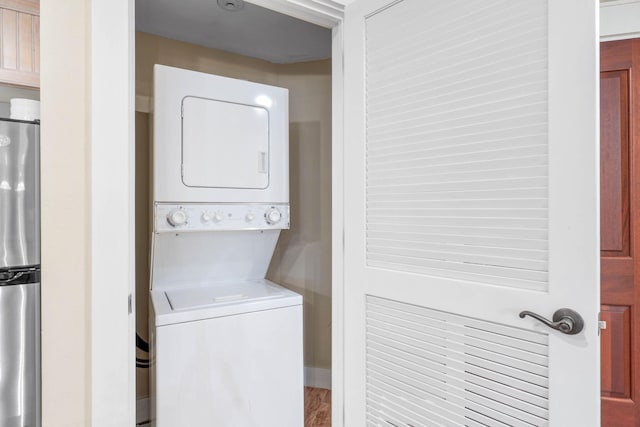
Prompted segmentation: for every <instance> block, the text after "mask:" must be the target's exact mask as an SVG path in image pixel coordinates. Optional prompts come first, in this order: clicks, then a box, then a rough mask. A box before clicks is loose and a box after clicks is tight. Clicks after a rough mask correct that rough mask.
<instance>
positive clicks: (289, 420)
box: [150, 65, 304, 427]
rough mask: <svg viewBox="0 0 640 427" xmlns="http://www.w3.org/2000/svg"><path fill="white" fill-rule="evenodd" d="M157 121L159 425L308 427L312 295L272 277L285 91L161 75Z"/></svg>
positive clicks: (280, 202)
mask: <svg viewBox="0 0 640 427" xmlns="http://www.w3.org/2000/svg"><path fill="white" fill-rule="evenodd" d="M152 117H153V144H152V146H153V200H154V202H153V233H152V256H151V284H150V294H151V304H150V340H151V359H152V364H151V415H152V425H155V426H157V427H176V426H194V427H196V426H234V427H235V426H238V427H244V426H247V427H248V426H261V427H269V426H274V427H275V426H278V427H287V426H291V427H298V426H301V425H302V424H303V418H304V408H303V405H304V404H303V356H302V351H303V347H302V297H301V296H300V295H298V294H296V293H294V292H292V291H290V290H287V289H285V288H283V287H281V286H278V285H276V284H275V283H272V282H270V281H269V280H267V279H265V275H266V272H267V269H268V267H269V263H270V261H271V257H272V255H273V251H274V249H275V245H276V243H277V240H278V236H279V234H280V231H281V230H283V229H288V228H289V161H288V158H289V153H288V148H289V147H288V131H289V124H288V91H287V90H286V89H282V88H276V87H272V86H266V85H261V84H256V83H251V82H247V81H241V80H235V79H229V78H224V77H219V76H213V75H210V74H204V73H198V72H193V71H188V70H182V69H177V68H172V67H166V66H161V65H156V66H155V68H154V101H153V112H152Z"/></svg>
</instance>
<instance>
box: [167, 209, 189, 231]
mask: <svg viewBox="0 0 640 427" xmlns="http://www.w3.org/2000/svg"><path fill="white" fill-rule="evenodd" d="M188 219H189V216H188V215H187V213H186V212H185V210H184V209H183V208H177V209H173V210H172V211H171V212H169V214H168V215H167V222H168V223H169V224H170V225H171V226H172V227H180V226H182V225H185V224H186V223H187V220H188Z"/></svg>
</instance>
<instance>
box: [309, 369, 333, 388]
mask: <svg viewBox="0 0 640 427" xmlns="http://www.w3.org/2000/svg"><path fill="white" fill-rule="evenodd" d="M304 385H305V386H307V387H317V388H327V389H331V369H326V368H315V367H313V366H307V367H305V368H304Z"/></svg>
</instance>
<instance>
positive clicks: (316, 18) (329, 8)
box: [250, 0, 344, 28]
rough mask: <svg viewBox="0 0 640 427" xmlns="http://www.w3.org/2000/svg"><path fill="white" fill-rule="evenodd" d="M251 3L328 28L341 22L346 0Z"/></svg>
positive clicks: (296, 0)
mask: <svg viewBox="0 0 640 427" xmlns="http://www.w3.org/2000/svg"><path fill="white" fill-rule="evenodd" d="M250 3H253V4H255V5H258V6H262V7H265V8H267V9H271V10H275V11H276V12H280V13H284V14H285V15H289V16H293V17H294V18H298V19H302V20H303V21H307V22H311V23H312V24H316V25H320V26H322V27H326V28H332V27H334V26H335V25H336V24H337V23H339V22H341V21H342V17H343V15H344V0H342V1H334V0H250Z"/></svg>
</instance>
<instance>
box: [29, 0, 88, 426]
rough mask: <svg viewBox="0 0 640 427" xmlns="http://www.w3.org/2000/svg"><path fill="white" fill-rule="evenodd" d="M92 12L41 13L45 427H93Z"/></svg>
mask: <svg viewBox="0 0 640 427" xmlns="http://www.w3.org/2000/svg"><path fill="white" fill-rule="evenodd" d="M87 4H88V2H87V1H85V0H68V1H65V2H55V1H43V2H41V10H40V13H41V23H42V25H41V30H40V31H41V33H40V34H41V59H40V62H41V87H42V91H41V101H42V104H41V117H42V129H41V132H42V133H41V135H42V148H41V157H42V168H41V172H42V179H41V181H42V283H43V285H42V299H41V301H42V311H41V313H42V415H43V422H44V424H43V425H44V426H46V427H55V426H64V427H84V426H88V425H90V424H91V423H90V415H91V414H90V397H91V395H90V390H91V389H90V386H91V382H90V381H91V378H90V357H91V351H90V348H91V342H90V327H91V325H90V319H91V317H90V313H89V310H90V307H91V299H90V298H91V292H90V289H91V288H90V285H91V280H90V268H89V265H90V262H91V260H90V228H89V227H90V214H91V212H90V197H89V192H90V184H91V183H90V172H91V171H90V166H89V165H90V154H91V153H90V150H89V143H88V141H89V130H90V129H89V123H90V120H89V119H90V100H89V95H90V94H89V90H88V87H89V86H88V85H89V80H88V76H89V73H90V67H89V46H88V42H89V40H90V37H89V32H88V30H89V24H88V23H89V10H88V6H87ZM69 52H73V54H69ZM70 76H71V78H70Z"/></svg>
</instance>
